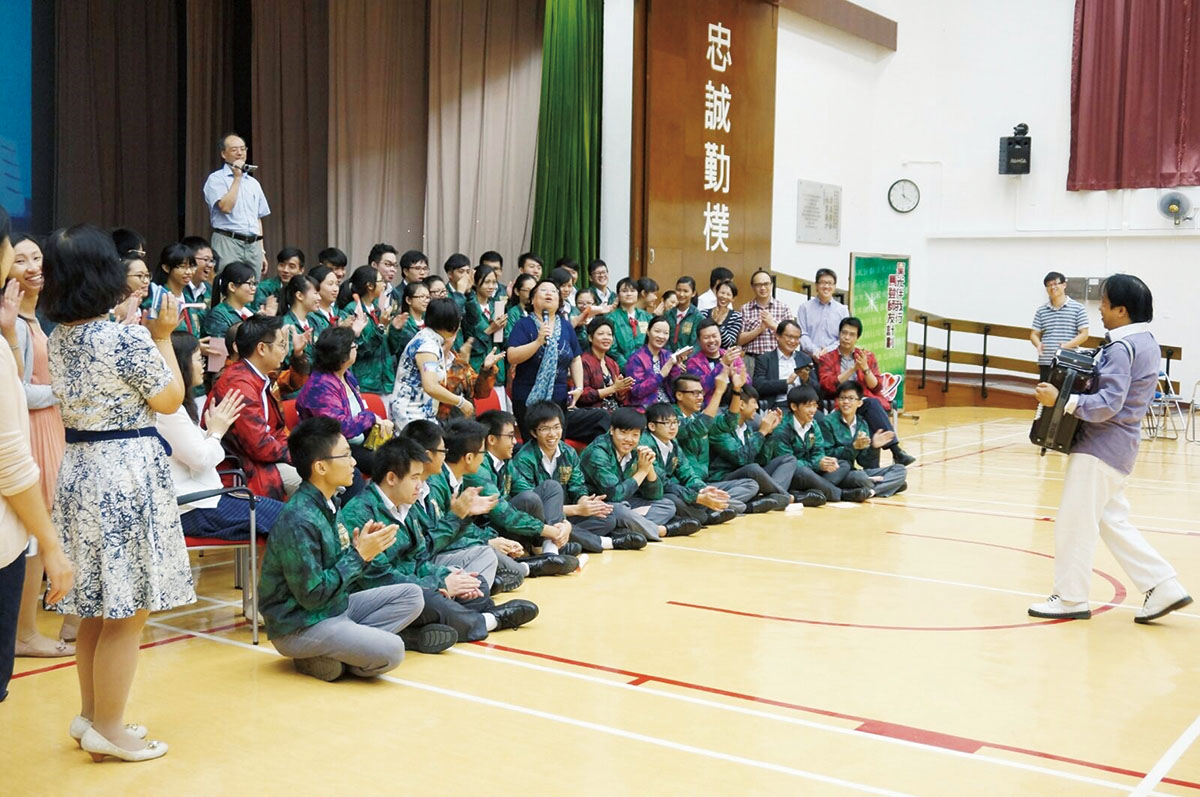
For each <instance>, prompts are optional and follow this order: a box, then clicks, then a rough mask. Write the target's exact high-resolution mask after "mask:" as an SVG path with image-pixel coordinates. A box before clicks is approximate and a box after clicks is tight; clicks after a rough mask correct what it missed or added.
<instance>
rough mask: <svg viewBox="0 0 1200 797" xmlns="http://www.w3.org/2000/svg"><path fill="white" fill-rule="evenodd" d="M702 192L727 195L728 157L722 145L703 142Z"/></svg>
mask: <svg viewBox="0 0 1200 797" xmlns="http://www.w3.org/2000/svg"><path fill="white" fill-rule="evenodd" d="M704 190H705V191H717V192H720V193H723V194H728V193H729V156H728V155H726V154H725V145H724V144H722V145H720V146H717V145H716V144H714V143H712V142H711V141H706V142H704Z"/></svg>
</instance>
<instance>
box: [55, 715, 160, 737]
mask: <svg viewBox="0 0 1200 797" xmlns="http://www.w3.org/2000/svg"><path fill="white" fill-rule="evenodd" d="M90 727H92V721H91V720H90V719H88V718H87V717H84V716H83V715H82V714H76V715H75V719H73V720H71V725H70V726H69V727H68V728H67V733H69V734H71V738H72V739H74V740H75V741H77V742H78V741H79V740H80V739H82V738H83V735H84V734H85V733H87V729H88V728H90ZM125 730H127V731H129V733H130V734H132V735H133V736H136V737H137V738H139V739H145V738H146V734H148V733H150V731H148V730H147V729H146V726H145V725H134V724H133V723H132V722H131V723H129V724H128V725H126V726H125Z"/></svg>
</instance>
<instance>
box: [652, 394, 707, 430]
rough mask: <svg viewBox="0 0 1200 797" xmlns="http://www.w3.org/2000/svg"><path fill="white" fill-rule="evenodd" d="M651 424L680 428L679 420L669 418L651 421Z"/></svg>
mask: <svg viewBox="0 0 1200 797" xmlns="http://www.w3.org/2000/svg"><path fill="white" fill-rule="evenodd" d="M700 392H701V393H703V392H704V391H703V390H701V391H700ZM650 423H652V424H654V425H655V426H678V425H679V419H678V418H668V419H667V420H665V421H650Z"/></svg>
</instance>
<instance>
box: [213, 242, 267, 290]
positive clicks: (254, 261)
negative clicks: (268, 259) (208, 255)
mask: <svg viewBox="0 0 1200 797" xmlns="http://www.w3.org/2000/svg"><path fill="white" fill-rule="evenodd" d="M209 243H210V244H211V245H212V250H213V254H215V255H216V256H217V260H218V261H219V262H218V263H217V268H216V269H215V270H214V271H213V279H216V278H217V275H218V274H220V273H221V271H222V270H224V268H225V267H226V266H228V265H229V264H230V263H238V262H241V263H248V264H250V266H251V267H252V268H253V269H254V273H256V274H258V272H259V271H260V270H261V269H262V259H263V245H262V241H255V242H254V243H252V244H248V243H245V242H244V241H235V240H234V239H232V238H230V237H229V236H228V235H221V234H220V233H219V232H215V231H214V232H213V234H212V237H211V239H210V240H209ZM260 277H261V275H260Z"/></svg>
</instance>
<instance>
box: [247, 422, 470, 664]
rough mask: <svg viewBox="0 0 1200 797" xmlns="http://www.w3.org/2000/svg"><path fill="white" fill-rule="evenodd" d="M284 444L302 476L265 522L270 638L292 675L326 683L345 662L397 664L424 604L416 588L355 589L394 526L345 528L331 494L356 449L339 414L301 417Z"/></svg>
mask: <svg viewBox="0 0 1200 797" xmlns="http://www.w3.org/2000/svg"><path fill="white" fill-rule="evenodd" d="M289 444H290V452H291V456H292V462H293V464H294V465H295V467H296V470H297V472H298V473H299V474H300V477H301V478H302V479H303V482H302V483H301V485H300V487H299V489H297V490H296V492H295V494H294V495H293V496H292V498H291V500H290V501H288V503H287V506H285V507H284V509H283V512H281V513H280V515H279V517H278V518H277V519H276V521H275V525H274V526H273V527H272V528H271V536H270V538H269V539H268V541H267V551H266V554H265V555H264V556H263V565H262V575H261V576H260V578H259V584H258V595H259V609H260V610H261V611H262V615H263V619H264V620H265V622H266V626H267V635H268V636H269V637H270V639H271V642H273V643H274V645H275V649H276V650H278V651H279V652H280V653H281V654H282V655H284V656H288V657H289V658H292V659H294V660H295V666H296V670H297V671H298V672H301V673H304V674H305V675H311V676H313V677H314V678H319V679H321V680H323V681H333V680H336V679H337V678H339V677H340V676H341V675H342V673H343V672H344V671H345V670H346V669H349V670H350V672H351V673H352V674H354V675H357V676H360V677H363V678H369V677H372V676H375V675H380V674H382V673H385V672H388V671H389V670H393V669H395V668H396V667H397V666H398V665H399V664H400V661H401V660H402V659H403V658H404V641H403V640H402V639H401V638H400V637H399V636H397V634H398V633H399V632H400V631H401V630H402V629H404V628H405V627H406V626H408V625H409V624H410V623H412V622H413V621H414V620H416V619H417V617H418V616H420V614H421V611H422V609H423V608H424V606H425V601H424V598H423V596H422V593H421V588H420V587H419V586H418V585H416V584H393V585H390V586H380V587H376V588H374V589H367V590H363V591H361V592H353V594H352V590H353V585H354V582H355V581H356V580H357V579H358V578H359V577H360V576H361V575H362V574H363V572H364V571H365V570H366V568H367V563H368V562H370V561H371V560H373V559H374V558H375V557H377V556H379V555H380V554H382V553H384V552H385V551H387V550H388V549H389V548H391V547H392V545H393V544H395V542H396V532H397V530H398V528H399V527H398V526H397V525H396V524H389V525H386V526H385V525H384V524H382V523H379V522H376V521H374V520H372V521H368V522H366V523H364V524H363V525H362V526H361V527H359V528H356V529H354V530H353V531H348V530H347V529H346V527H345V526H344V525H342V524H341V523H339V522H338V509H337V506H336V505H335V504H334V502H333V498H334V496H335V495H337V493H338V490H339V488H343V487H348V486H349V485H350V483H351V482H352V481H353V480H354V455H353V454H351V453H350V444H349V443H347V442H346V438H345V437H343V436H342V429H341V425H340V424H339V423H338V422H337V421H336V420H333V419H332V418H309V419H307V420H304V421H301V422H300V423H299V424H298V425H297V426H296V428H295V429H294V430H293V431H292V434H291V436H290V438H289ZM453 643H454V640H453V639H449V641H448V642H447V644H446V645H445V646H444V647H443V648H442V649H445V647H449V646H450V645H452V644H453ZM430 652H434V651H433V650H432V649H431V650H430Z"/></svg>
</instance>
